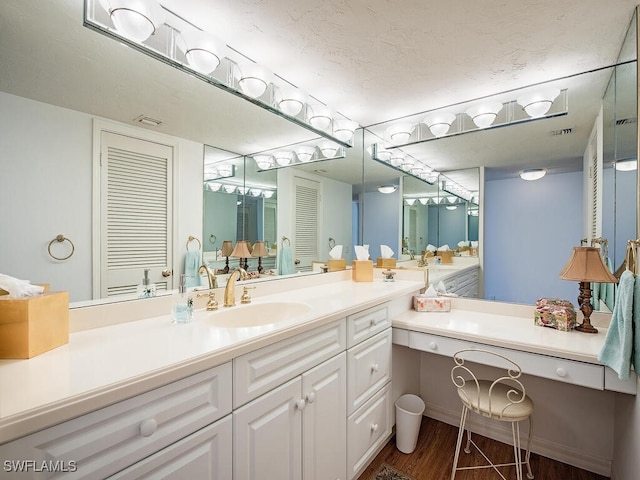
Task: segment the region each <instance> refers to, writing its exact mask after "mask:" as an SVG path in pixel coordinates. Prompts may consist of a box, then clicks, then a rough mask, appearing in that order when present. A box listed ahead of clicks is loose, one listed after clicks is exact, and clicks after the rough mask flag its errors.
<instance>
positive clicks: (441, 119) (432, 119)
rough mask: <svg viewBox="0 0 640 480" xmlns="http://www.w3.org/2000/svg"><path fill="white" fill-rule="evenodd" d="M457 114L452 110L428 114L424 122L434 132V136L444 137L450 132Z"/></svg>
mask: <svg viewBox="0 0 640 480" xmlns="http://www.w3.org/2000/svg"><path fill="white" fill-rule="evenodd" d="M455 119H456V116H455V114H453V113H450V112H439V113H432V114H430V115H427V116H426V117H425V118H424V120H423V121H422V123H424V124H425V125H426V126H427V127H429V130H430V131H431V133H432V134H433V136H434V137H442V136H443V135H446V134H447V133H448V132H449V128H451V124H452V123H453V122H454V121H455Z"/></svg>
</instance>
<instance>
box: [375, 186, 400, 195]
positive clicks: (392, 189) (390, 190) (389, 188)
mask: <svg viewBox="0 0 640 480" xmlns="http://www.w3.org/2000/svg"><path fill="white" fill-rule="evenodd" d="M397 189H398V186H397V185H380V186H379V187H378V191H379V192H380V193H384V194H388V193H393V192H395V191H396V190H397Z"/></svg>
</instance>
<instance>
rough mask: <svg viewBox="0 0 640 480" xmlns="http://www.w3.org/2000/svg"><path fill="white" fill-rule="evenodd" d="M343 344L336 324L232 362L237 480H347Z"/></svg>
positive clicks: (343, 335) (342, 323)
mask: <svg viewBox="0 0 640 480" xmlns="http://www.w3.org/2000/svg"><path fill="white" fill-rule="evenodd" d="M346 338H347V335H346V326H345V321H344V319H341V320H339V321H337V322H333V323H331V324H329V325H326V326H324V327H319V328H316V329H314V330H311V331H309V332H306V333H303V334H300V335H297V336H295V337H292V338H289V339H287V340H283V341H280V342H277V343H274V344H272V345H269V346H266V347H263V348H260V349H258V350H255V351H253V352H250V353H247V354H245V355H242V356H240V357H238V358H236V359H235V360H234V362H233V367H234V406H235V409H234V412H233V428H234V445H233V459H234V460H233V466H234V468H233V471H234V473H233V476H234V479H235V480H259V479H264V480H271V479H274V478H277V479H278V480H287V479H289V480H296V479H300V478H303V479H304V480H320V479H326V478H331V479H346V477H345V472H346V416H347V414H346V408H347V407H346V405H347V401H346V397H347V393H346V390H347V383H346V382H347V380H346V379H347V375H346V359H345V355H346V354H345V350H346ZM283 382H284V383H283ZM247 401H248V402H249V403H246V402H247Z"/></svg>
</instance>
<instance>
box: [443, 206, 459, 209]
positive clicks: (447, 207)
mask: <svg viewBox="0 0 640 480" xmlns="http://www.w3.org/2000/svg"><path fill="white" fill-rule="evenodd" d="M444 208H446V209H447V210H455V209H457V208H458V206H457V205H447V206H446V207H444Z"/></svg>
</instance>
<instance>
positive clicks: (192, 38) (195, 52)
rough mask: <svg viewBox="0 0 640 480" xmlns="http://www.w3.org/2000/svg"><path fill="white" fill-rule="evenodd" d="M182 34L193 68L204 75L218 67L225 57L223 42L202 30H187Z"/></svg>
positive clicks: (187, 55) (189, 61)
mask: <svg viewBox="0 0 640 480" xmlns="http://www.w3.org/2000/svg"><path fill="white" fill-rule="evenodd" d="M181 35H182V40H184V45H183V47H184V54H185V57H186V59H187V63H188V64H189V66H190V67H191V68H193V69H194V70H195V71H197V72H200V73H202V74H204V75H208V74H210V73H211V72H213V71H214V70H215V69H216V68H218V65H220V61H221V60H222V57H223V55H222V51H223V46H222V44H221V42H219V41H218V40H217V39H216V38H215V37H213V36H212V35H210V34H208V33H206V32H203V31H201V30H187V31H184V32H182V34H181Z"/></svg>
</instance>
